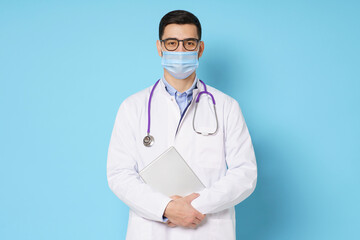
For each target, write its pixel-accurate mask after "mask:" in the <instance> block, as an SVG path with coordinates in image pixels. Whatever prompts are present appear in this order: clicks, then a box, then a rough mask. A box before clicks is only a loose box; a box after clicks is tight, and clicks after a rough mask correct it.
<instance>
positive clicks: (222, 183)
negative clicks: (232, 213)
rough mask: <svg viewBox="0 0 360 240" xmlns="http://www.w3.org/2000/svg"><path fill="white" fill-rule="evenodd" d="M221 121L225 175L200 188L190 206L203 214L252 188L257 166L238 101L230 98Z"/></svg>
mask: <svg viewBox="0 0 360 240" xmlns="http://www.w3.org/2000/svg"><path fill="white" fill-rule="evenodd" d="M230 105H231V107H230V111H229V113H228V117H227V119H225V120H224V121H225V122H226V125H225V126H224V130H225V133H224V134H225V138H224V139H225V159H226V163H227V167H228V169H227V172H226V175H225V176H223V177H222V178H220V179H219V180H218V181H217V182H215V183H214V184H213V185H212V186H210V187H209V188H206V189H204V190H202V191H201V192H199V194H200V196H199V197H198V198H196V199H195V200H194V201H192V203H191V204H192V206H193V207H194V208H195V209H197V210H198V211H199V212H201V213H203V214H209V213H216V212H219V211H222V210H224V209H227V208H230V207H233V206H235V205H237V204H239V203H240V202H241V201H243V200H245V199H246V198H247V197H248V196H250V194H251V193H252V192H253V191H254V189H255V186H256V181H257V166H256V160H255V153H254V148H253V145H252V142H251V138H250V135H249V131H248V129H247V126H246V123H245V120H244V117H243V115H242V113H241V110H240V106H239V104H238V103H237V102H236V101H235V100H233V101H232V102H231V103H230Z"/></svg>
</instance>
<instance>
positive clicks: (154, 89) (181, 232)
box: [107, 10, 257, 240]
mask: <svg viewBox="0 0 360 240" xmlns="http://www.w3.org/2000/svg"><path fill="white" fill-rule="evenodd" d="M156 46H157V50H158V53H159V56H160V57H161V58H162V66H163V67H164V76H163V77H162V78H161V79H160V81H159V82H158V84H157V85H155V86H151V87H149V88H146V89H145V90H142V91H140V92H138V93H136V94H134V95H132V96H130V97H128V98H127V99H126V100H125V101H124V102H123V103H122V104H121V106H120V108H119V111H118V113H117V116H116V120H115V125H114V129H113V132H112V136H111V140H110V146H109V152H108V165H107V170H108V172H107V175H108V182H109V186H110V188H111V190H112V191H113V192H114V193H115V194H116V195H117V196H118V197H119V198H120V199H121V200H122V201H123V202H124V203H125V204H127V205H128V206H129V208H130V211H129V223H128V231H127V239H130V240H132V239H138V240H145V239H156V240H165V239H166V240H173V239H176V240H180V239H181V240H186V239H197V240H199V239H200V240H210V239H222V240H223V239H226V240H227V239H235V238H236V237H235V233H236V227H235V209H234V206H235V205H236V204H238V203H240V202H241V201H243V200H244V199H245V198H247V197H248V196H249V195H250V194H251V193H252V192H253V191H254V189H255V185H256V179H257V167H256V161H255V154H254V150H253V146H252V143H251V138H250V135H249V132H248V129H247V126H246V124H245V121H244V118H243V115H242V113H241V110H240V107H239V105H238V103H237V102H236V101H235V100H234V99H233V98H231V97H229V96H227V95H226V94H224V93H222V92H220V91H219V90H216V89H215V88H213V87H210V86H208V85H205V84H203V83H202V82H201V81H200V80H199V79H198V78H197V76H196V71H195V69H196V68H197V66H198V60H199V58H200V57H201V56H202V54H203V52H204V42H203V41H201V25H200V22H199V20H198V19H197V17H195V16H194V15H193V14H191V13H189V12H187V11H180V10H178V11H172V12H169V13H168V14H166V15H165V16H164V17H163V18H162V19H161V21H160V26H159V40H158V41H157V42H156ZM205 88H206V89H205ZM204 90H205V91H206V90H207V92H210V93H211V94H212V96H210V95H208V94H202V95H201V97H200V101H199V103H197V104H198V106H197V108H196V114H195V104H196V103H195V102H196V97H197V96H198V94H199V92H201V91H204ZM150 96H151V99H150ZM212 97H213V98H214V101H216V102H213V100H212ZM149 101H150V103H149ZM214 103H216V105H215V106H216V112H215V110H214ZM149 107H150V109H149ZM194 114H195V116H194ZM193 119H194V122H193ZM150 123H151V124H150ZM193 124H194V126H193ZM195 131H196V132H195ZM197 132H201V133H203V134H198V133H197ZM144 136H148V138H146V137H145V138H144ZM150 136H153V137H154V139H153V141H151V140H152V139H151V137H150ZM148 145H151V146H148ZM170 146H174V147H175V148H176V149H177V151H178V152H179V153H180V155H181V156H182V157H183V158H184V160H185V161H186V162H187V164H188V165H189V166H190V167H191V169H192V170H193V171H194V173H195V174H196V175H197V176H198V178H199V179H200V180H201V182H202V183H204V185H205V187H206V188H205V189H204V190H202V191H200V192H198V193H192V194H190V195H188V196H183V197H181V196H170V197H168V196H165V195H163V194H161V193H159V192H157V191H155V190H153V189H152V188H151V187H150V186H149V185H147V184H145V183H144V182H143V181H142V180H141V178H140V176H139V171H141V170H142V169H143V168H144V167H145V166H147V165H148V164H149V163H150V162H152V161H153V160H154V159H155V158H156V157H158V156H159V155H161V154H162V153H163V152H164V151H165V150H167V149H168V148H169V147H170ZM164 181H166V179H164Z"/></svg>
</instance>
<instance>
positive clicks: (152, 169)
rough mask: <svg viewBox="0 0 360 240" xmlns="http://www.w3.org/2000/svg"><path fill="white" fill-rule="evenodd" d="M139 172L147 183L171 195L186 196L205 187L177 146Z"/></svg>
mask: <svg viewBox="0 0 360 240" xmlns="http://www.w3.org/2000/svg"><path fill="white" fill-rule="evenodd" d="M139 174H140V176H141V178H142V179H143V181H144V182H145V183H146V184H148V185H150V186H151V187H152V188H153V189H154V190H156V191H159V192H161V193H163V194H165V195H166V196H169V197H170V196H173V195H179V196H182V197H184V196H187V195H189V194H191V193H193V192H199V191H201V190H202V189H204V188H205V186H204V184H203V183H202V182H201V181H200V179H199V178H198V177H197V176H196V175H195V173H194V172H193V171H192V169H191V168H190V167H189V165H188V164H187V163H186V162H185V160H184V159H183V158H182V157H181V155H180V154H179V153H178V151H176V149H175V147H170V148H169V149H168V150H166V151H165V152H164V153H163V154H161V155H160V156H159V157H157V158H156V159H155V160H154V161H152V162H151V163H150V164H149V165H147V166H146V167H145V168H143V169H142V170H141V171H140V173H139Z"/></svg>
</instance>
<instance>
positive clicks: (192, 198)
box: [185, 193, 200, 202]
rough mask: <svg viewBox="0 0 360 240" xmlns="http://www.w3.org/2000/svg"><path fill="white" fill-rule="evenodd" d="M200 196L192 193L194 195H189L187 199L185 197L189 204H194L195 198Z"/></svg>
mask: <svg viewBox="0 0 360 240" xmlns="http://www.w3.org/2000/svg"><path fill="white" fill-rule="evenodd" d="M199 196H200V194H198V193H192V194H190V195H187V196H186V197H185V199H186V200H187V201H188V202H192V201H193V200H194V199H195V198H197V197H199Z"/></svg>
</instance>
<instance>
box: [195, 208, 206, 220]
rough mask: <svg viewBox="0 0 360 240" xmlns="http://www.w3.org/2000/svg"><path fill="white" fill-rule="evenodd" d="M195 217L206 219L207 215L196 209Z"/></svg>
mask: <svg viewBox="0 0 360 240" xmlns="http://www.w3.org/2000/svg"><path fill="white" fill-rule="evenodd" d="M195 217H196V218H198V219H200V220H201V221H202V220H204V218H205V215H204V214H202V213H201V212H199V211H197V210H196V209H195Z"/></svg>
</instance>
